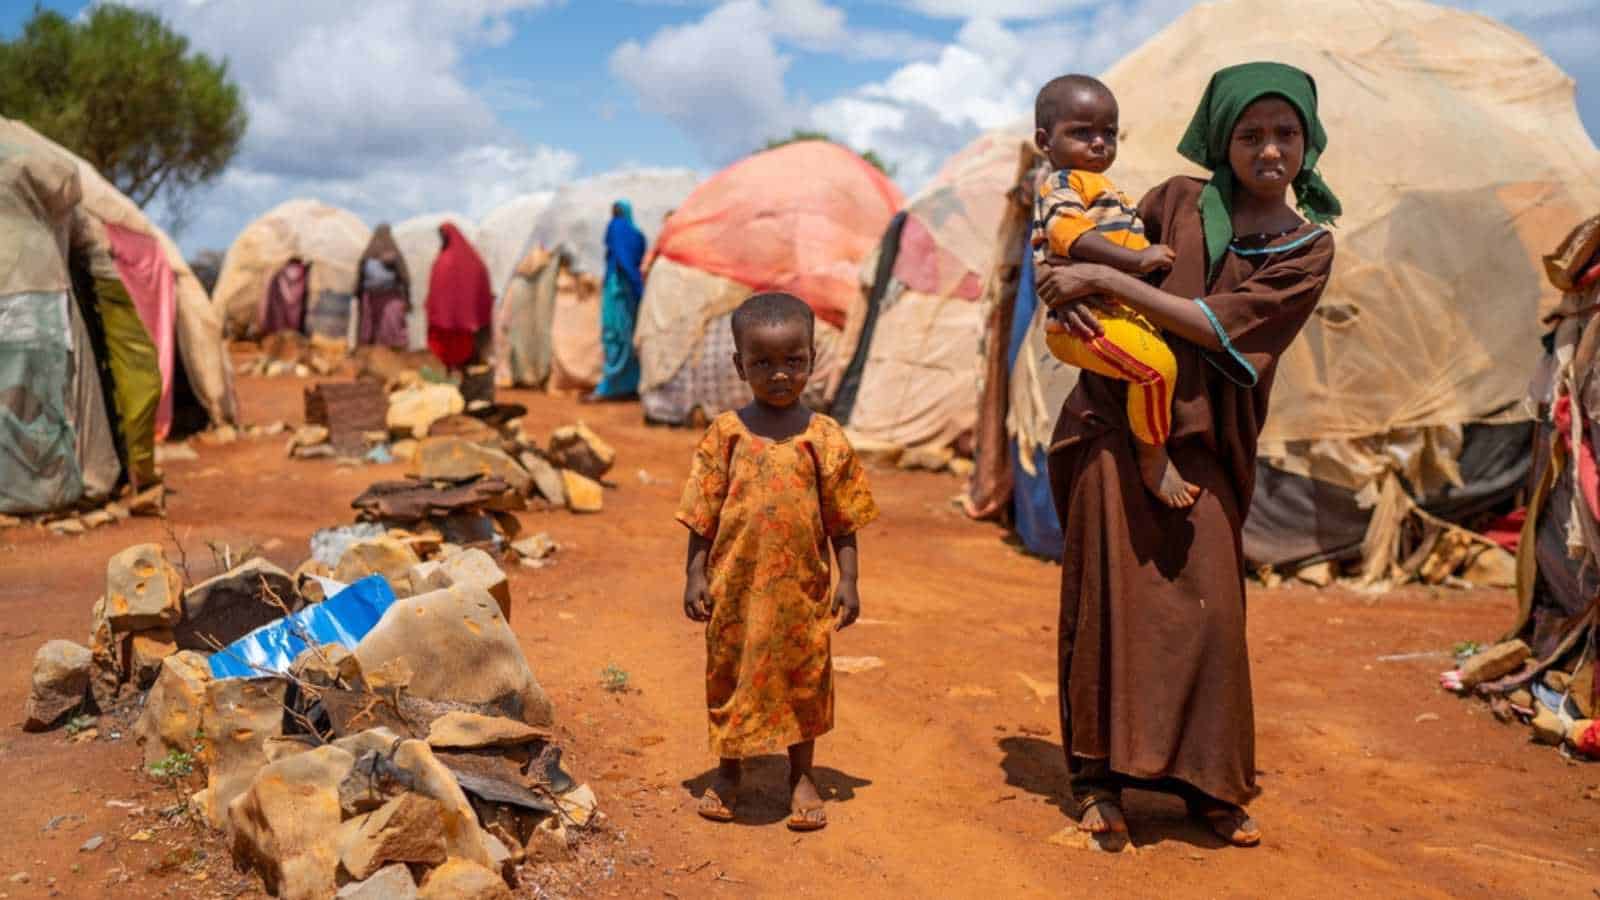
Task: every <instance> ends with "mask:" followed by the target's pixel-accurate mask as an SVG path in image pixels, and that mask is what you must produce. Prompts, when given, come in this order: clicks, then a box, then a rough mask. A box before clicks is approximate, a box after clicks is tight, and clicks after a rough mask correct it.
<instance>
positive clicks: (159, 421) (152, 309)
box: [105, 222, 178, 441]
mask: <svg viewBox="0 0 1600 900" xmlns="http://www.w3.org/2000/svg"><path fill="white" fill-rule="evenodd" d="M105 225H106V235H107V236H108V237H109V238H110V240H111V250H112V255H113V257H114V258H115V260H116V263H117V274H118V275H119V276H121V278H122V286H123V287H124V288H126V289H127V291H128V296H129V297H130V298H132V300H133V307H134V309H136V310H138V311H139V321H140V322H143V323H144V330H145V332H146V333H147V334H149V335H150V341H151V343H153V344H155V347H156V360H157V362H158V364H159V365H160V366H161V405H160V406H158V407H156V440H158V441H159V440H162V439H164V438H165V437H166V436H167V432H168V430H170V429H171V428H172V369H173V352H174V350H175V349H176V347H177V344H176V338H175V335H176V334H177V331H176V329H175V325H176V322H177V318H178V294H177V286H178V282H177V276H176V275H174V274H173V272H172V266H171V264H169V263H168V262H167V256H166V254H165V253H164V252H162V249H161V244H160V242H158V241H157V240H156V239H155V238H154V237H153V236H151V235H148V234H141V233H139V232H137V231H133V230H131V229H128V228H124V227H122V226H121V225H117V224H115V223H113V222H107V223H105Z"/></svg>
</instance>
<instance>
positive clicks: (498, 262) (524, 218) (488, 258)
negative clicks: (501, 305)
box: [466, 191, 555, 300]
mask: <svg viewBox="0 0 1600 900" xmlns="http://www.w3.org/2000/svg"><path fill="white" fill-rule="evenodd" d="M554 197H555V194H554V193H552V192H550V191H540V192H539V193H536V194H523V195H521V196H519V197H513V198H512V199H511V200H508V201H507V202H505V203H503V204H501V205H499V206H497V207H495V208H494V209H492V210H490V211H489V213H488V214H487V215H485V216H484V217H483V218H482V219H481V220H479V222H478V225H477V227H476V228H474V229H472V230H470V231H467V232H466V234H468V235H469V236H470V237H471V238H472V245H473V246H474V247H477V248H478V255H479V256H482V257H483V264H484V265H485V266H487V267H488V269H489V284H490V285H492V286H493V287H494V292H495V298H496V299H497V300H498V299H499V298H500V297H501V296H502V295H503V294H504V292H505V290H506V287H507V286H508V282H510V281H511V275H512V272H513V271H514V270H515V269H516V268H517V263H519V262H521V261H522V258H523V256H525V255H526V253H527V247H528V239H529V238H530V237H532V236H533V227H534V225H536V224H537V223H538V221H539V216H540V215H541V214H543V213H544V211H545V209H546V208H548V207H549V206H550V201H551V200H552V199H553V198H554Z"/></svg>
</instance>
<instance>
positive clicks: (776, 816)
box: [683, 754, 872, 825]
mask: <svg viewBox="0 0 1600 900" xmlns="http://www.w3.org/2000/svg"><path fill="white" fill-rule="evenodd" d="M812 774H813V776H814V777H815V778H816V781H817V791H818V792H819V793H821V794H822V799H823V800H825V801H827V802H829V803H846V802H849V801H851V800H854V799H855V797H856V789H857V788H864V787H867V786H868V785H870V784H872V782H871V781H869V780H867V779H865V778H857V777H856V776H854V775H851V774H848V773H846V772H841V771H839V770H838V769H834V768H830V767H828V766H817V767H815V768H814V769H812ZM716 775H717V770H716V769H715V768H710V769H707V770H706V771H704V772H701V773H700V774H699V775H696V776H695V777H693V778H690V779H687V780H685V781H684V782H683V786H684V787H685V788H688V790H689V793H690V794H692V795H693V796H694V798H695V802H696V803H698V802H699V801H700V797H701V796H702V795H704V794H705V791H706V788H707V787H709V786H710V785H711V782H712V780H713V779H714V778H716ZM734 813H735V815H736V818H735V819H734V821H735V822H736V823H737V824H740V825H776V824H778V823H780V822H783V821H784V820H785V819H787V818H789V758H788V757H787V756H782V755H778V754H773V755H770V756H758V757H755V758H753V759H747V760H745V761H744V778H743V780H742V783H741V786H740V791H739V805H738V807H737V808H736V809H735V810H734Z"/></svg>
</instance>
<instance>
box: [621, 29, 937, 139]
mask: <svg viewBox="0 0 1600 900" xmlns="http://www.w3.org/2000/svg"><path fill="white" fill-rule="evenodd" d="M796 50H804V51H809V52H814V53H828V54H833V55H840V56H847V57H854V58H866V59H914V58H917V57H920V56H924V55H931V54H933V53H936V52H937V51H938V45H937V44H935V43H932V42H930V41H927V40H925V39H922V38H918V37H915V36H911V35H907V34H903V33H900V32H893V31H882V30H874V29H856V28H852V27H851V26H850V25H849V22H848V20H847V17H846V14H845V12H844V11H843V10H842V9H840V8H839V7H836V6H832V5H830V4H828V3H826V2H824V0H765V2H763V0H733V2H727V3H723V4H721V5H719V6H717V7H715V8H714V9H711V10H710V11H708V12H707V13H706V14H705V15H704V16H702V17H701V18H700V19H698V20H696V21H693V22H689V23H687V24H683V25H674V26H668V27H666V28H662V29H661V30H659V31H657V32H656V33H655V34H653V35H651V36H650V38H649V39H648V40H646V41H644V42H642V43H641V42H639V41H628V42H626V43H624V44H622V45H621V46H619V47H618V48H617V49H616V50H615V51H614V52H613V53H612V55H611V72H612V74H614V75H615V76H616V77H617V78H619V79H621V80H622V81H623V82H625V83H626V84H628V85H629V86H630V87H631V88H633V90H634V92H635V93H636V94H637V95H638V98H639V103H640V106H641V107H642V108H643V109H645V110H647V111H649V112H652V113H656V114H659V115H663V116H665V117H666V118H667V119H668V120H670V121H671V122H673V123H674V124H676V125H677V126H678V127H679V128H681V129H682V130H683V131H684V133H685V134H687V135H689V137H690V138H691V139H692V140H693V141H694V142H695V143H696V145H698V147H699V148H700V150H701V152H702V153H703V154H704V155H705V157H706V158H707V159H708V160H711V161H712V162H716V163H725V162H729V161H731V160H733V159H736V158H738V157H739V156H742V155H744V154H745V153H748V152H750V150H751V149H752V148H755V147H759V146H761V144H762V143H764V142H765V141H766V140H767V139H769V138H772V137H777V136H781V135H784V134H787V133H789V132H790V131H791V130H793V129H794V128H796V127H798V126H801V125H804V124H805V123H806V121H807V116H806V113H805V109H806V106H807V103H806V100H805V98H804V97H803V96H801V95H798V94H795V93H793V92H791V91H790V90H789V88H788V86H787V84H786V77H787V75H788V72H789V68H790V65H791V63H792V52H793V51H796ZM786 51H787V52H786Z"/></svg>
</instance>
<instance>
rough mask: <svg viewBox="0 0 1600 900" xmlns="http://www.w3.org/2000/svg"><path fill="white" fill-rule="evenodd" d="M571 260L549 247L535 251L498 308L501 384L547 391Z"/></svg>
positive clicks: (497, 373) (508, 286)
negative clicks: (560, 291)
mask: <svg viewBox="0 0 1600 900" xmlns="http://www.w3.org/2000/svg"><path fill="white" fill-rule="evenodd" d="M563 268H565V262H564V261H563V257H562V256H561V254H558V253H556V254H553V253H550V252H548V251H546V250H544V249H543V248H535V249H534V250H532V251H531V252H529V254H528V256H527V258H525V259H524V260H523V261H522V263H521V264H520V265H518V266H517V269H516V273H515V274H514V275H512V277H511V280H510V281H509V282H507V283H506V289H505V292H504V294H503V295H502V296H501V299H500V305H499V306H497V307H496V308H495V341H494V344H495V377H496V379H497V381H498V382H499V383H501V384H509V385H515V386H517V387H543V386H544V384H545V383H546V382H547V381H549V379H550V369H551V366H552V365H553V364H554V361H555V360H554V354H555V347H554V340H553V332H552V327H553V325H554V323H555V315H556V286H557V282H558V280H559V279H560V275H561V271H562V269H563Z"/></svg>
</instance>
